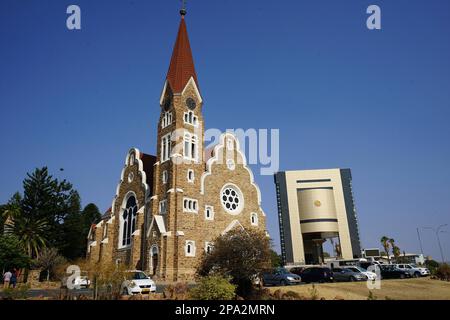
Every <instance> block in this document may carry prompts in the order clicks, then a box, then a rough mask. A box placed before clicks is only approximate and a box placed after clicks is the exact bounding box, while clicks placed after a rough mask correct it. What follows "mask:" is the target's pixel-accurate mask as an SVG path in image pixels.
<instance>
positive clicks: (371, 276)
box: [345, 266, 377, 281]
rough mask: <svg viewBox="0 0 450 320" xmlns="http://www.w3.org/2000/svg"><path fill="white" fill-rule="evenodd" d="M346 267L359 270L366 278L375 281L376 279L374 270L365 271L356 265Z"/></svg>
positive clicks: (355, 270) (354, 270)
mask: <svg viewBox="0 0 450 320" xmlns="http://www.w3.org/2000/svg"><path fill="white" fill-rule="evenodd" d="M345 268H346V269H350V270H351V271H353V272H360V273H362V274H364V275H365V276H366V277H367V279H368V280H370V281H375V280H377V274H376V273H375V272H371V271H367V270H366V269H364V268H361V267H358V266H346V267H345Z"/></svg>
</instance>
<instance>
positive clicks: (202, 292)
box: [190, 275, 236, 300]
mask: <svg viewBox="0 0 450 320" xmlns="http://www.w3.org/2000/svg"><path fill="white" fill-rule="evenodd" d="M190 296H191V298H192V299H194V300H232V299H234V298H235V297H236V286H235V285H233V284H231V283H230V280H229V279H227V278H225V277H222V276H218V275H214V276H208V277H204V278H201V279H200V282H199V283H198V285H197V286H196V287H195V288H193V289H191V291H190Z"/></svg>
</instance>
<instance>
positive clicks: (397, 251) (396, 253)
mask: <svg viewBox="0 0 450 320" xmlns="http://www.w3.org/2000/svg"><path fill="white" fill-rule="evenodd" d="M401 253H402V252H401V250H400V248H399V247H397V246H396V245H394V248H392V254H393V255H394V259H395V261H399V258H400V255H401Z"/></svg>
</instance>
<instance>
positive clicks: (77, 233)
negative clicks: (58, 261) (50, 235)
mask: <svg viewBox="0 0 450 320" xmlns="http://www.w3.org/2000/svg"><path fill="white" fill-rule="evenodd" d="M100 219H101V214H100V211H99V210H98V208H97V206H96V205H95V204H93V203H90V204H88V205H87V206H86V207H85V208H84V209H83V211H81V212H80V211H79V210H72V212H70V213H69V214H68V215H67V217H66V219H65V220H64V224H63V230H64V239H65V245H64V246H62V247H61V253H62V254H63V255H64V257H66V258H67V259H69V260H75V259H77V258H81V257H84V256H85V255H86V246H87V236H88V233H89V230H90V228H91V225H92V224H93V223H98V222H99V221H100Z"/></svg>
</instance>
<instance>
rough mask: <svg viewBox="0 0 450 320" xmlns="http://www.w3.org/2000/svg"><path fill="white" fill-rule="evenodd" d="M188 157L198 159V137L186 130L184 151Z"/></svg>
mask: <svg viewBox="0 0 450 320" xmlns="http://www.w3.org/2000/svg"><path fill="white" fill-rule="evenodd" d="M183 155H184V157H185V158H186V159H189V160H194V161H197V158H198V138H197V136H196V135H195V134H191V133H189V132H186V133H185V134H184V151H183Z"/></svg>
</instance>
